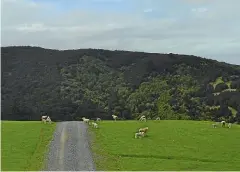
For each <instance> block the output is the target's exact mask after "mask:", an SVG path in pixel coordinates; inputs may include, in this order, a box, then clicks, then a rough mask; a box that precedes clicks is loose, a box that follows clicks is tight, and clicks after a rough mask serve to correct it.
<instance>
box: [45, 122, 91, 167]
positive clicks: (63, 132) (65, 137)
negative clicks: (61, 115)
mask: <svg viewBox="0 0 240 172" xmlns="http://www.w3.org/2000/svg"><path fill="white" fill-rule="evenodd" d="M87 127H88V126H87V125H86V124H84V123H83V122H80V121H67V122H59V123H57V127H56V131H55V133H54V137H53V140H52V142H51V143H50V151H49V154H48V157H47V162H46V167H45V169H44V171H95V166H94V162H93V159H92V154H91V151H90V147H89V143H88V135H87Z"/></svg>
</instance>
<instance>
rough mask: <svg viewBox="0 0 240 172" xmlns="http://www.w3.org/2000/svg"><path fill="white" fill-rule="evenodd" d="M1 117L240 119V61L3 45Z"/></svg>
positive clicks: (233, 120) (24, 118)
mask: <svg viewBox="0 0 240 172" xmlns="http://www.w3.org/2000/svg"><path fill="white" fill-rule="evenodd" d="M1 57H2V58H1V60H2V61H1V62H2V76H1V77H2V82H1V83H2V85H1V93H2V108H1V110H2V120H39V119H40V117H41V115H42V114H47V115H50V116H51V117H52V119H53V120H56V121H58V120H59V121H61V120H79V119H80V118H81V117H83V116H85V117H89V118H95V117H101V118H103V119H111V115H112V114H116V115H118V116H120V117H121V118H122V119H135V118H138V117H139V116H140V115H141V114H144V115H146V116H148V117H149V118H154V117H157V116H160V117H161V119H193V120H216V121H219V120H227V121H230V122H240V66H235V65H229V64H226V63H220V62H217V61H215V60H209V59H205V58H200V57H196V56H187V55H178V54H171V53H170V54H156V53H143V52H127V51H108V50H101V49H80V50H65V51H58V50H50V49H43V48H39V47H2V48H1Z"/></svg>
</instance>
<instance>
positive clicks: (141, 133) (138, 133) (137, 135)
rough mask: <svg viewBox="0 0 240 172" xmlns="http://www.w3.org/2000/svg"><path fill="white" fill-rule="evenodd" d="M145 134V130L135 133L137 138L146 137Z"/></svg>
mask: <svg viewBox="0 0 240 172" xmlns="http://www.w3.org/2000/svg"><path fill="white" fill-rule="evenodd" d="M144 136H145V133H144V132H137V133H135V138H138V137H144Z"/></svg>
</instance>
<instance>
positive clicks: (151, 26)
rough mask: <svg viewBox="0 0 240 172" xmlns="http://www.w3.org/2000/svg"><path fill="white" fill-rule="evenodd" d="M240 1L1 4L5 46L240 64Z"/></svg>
mask: <svg viewBox="0 0 240 172" xmlns="http://www.w3.org/2000/svg"><path fill="white" fill-rule="evenodd" d="M239 7H240V0H1V46H18V45H24V46H25V45H30V46H40V47H43V48H50V49H61V50H62V49H80V48H101V49H110V50H129V51H144V52H155V53H170V52H171V53H177V54H189V55H197V56H201V57H205V58H211V59H215V60H218V61H223V62H227V63H231V64H238V65H240V10H239Z"/></svg>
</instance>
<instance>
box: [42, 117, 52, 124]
mask: <svg viewBox="0 0 240 172" xmlns="http://www.w3.org/2000/svg"><path fill="white" fill-rule="evenodd" d="M42 122H44V123H45V124H46V122H48V123H50V124H51V123H52V120H51V118H50V117H49V116H42Z"/></svg>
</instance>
